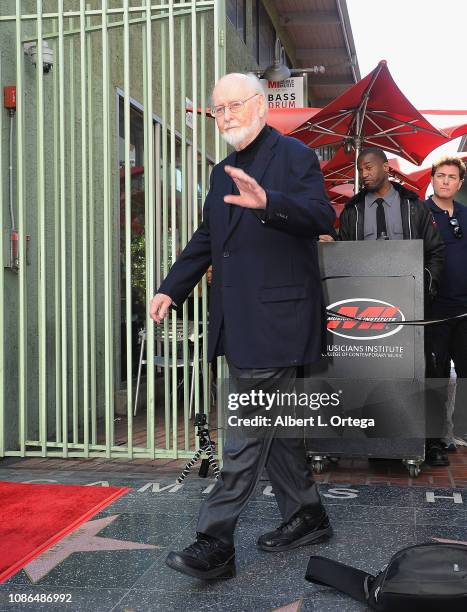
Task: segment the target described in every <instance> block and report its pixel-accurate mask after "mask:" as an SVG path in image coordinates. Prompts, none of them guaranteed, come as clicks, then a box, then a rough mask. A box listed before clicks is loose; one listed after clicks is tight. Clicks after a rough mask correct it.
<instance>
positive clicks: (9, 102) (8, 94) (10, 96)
mask: <svg viewBox="0 0 467 612" xmlns="http://www.w3.org/2000/svg"><path fill="white" fill-rule="evenodd" d="M3 93H4V104H5V108H7V109H8V110H16V86H15V85H7V86H6V87H5V88H4V90H3Z"/></svg>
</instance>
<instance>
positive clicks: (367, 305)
mask: <svg viewBox="0 0 467 612" xmlns="http://www.w3.org/2000/svg"><path fill="white" fill-rule="evenodd" d="M328 310H332V311H333V312H335V313H336V314H328V322H327V328H328V330H329V331H330V332H331V333H332V334H335V335H336V336H341V337H342V338H352V339H353V340H377V339H378V338H387V337H388V336H393V335H394V334H397V332H399V331H400V330H401V329H402V327H403V326H402V325H394V323H397V322H399V321H405V316H404V313H403V312H402V311H401V309H400V308H399V307H398V306H394V305H393V304H389V302H383V301H382V300H372V299H369V298H351V299H348V300H340V301H339V302H334V304H330V305H329V306H328ZM339 315H345V316H339ZM345 317H353V319H346V318H345ZM354 319H365V321H356V320H354ZM388 324H391V325H388Z"/></svg>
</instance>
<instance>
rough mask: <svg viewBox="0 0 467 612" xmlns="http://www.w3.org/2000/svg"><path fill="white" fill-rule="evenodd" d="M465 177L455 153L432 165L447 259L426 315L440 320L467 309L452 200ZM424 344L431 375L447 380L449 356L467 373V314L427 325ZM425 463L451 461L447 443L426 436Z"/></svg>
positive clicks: (464, 226)
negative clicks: (427, 444)
mask: <svg viewBox="0 0 467 612" xmlns="http://www.w3.org/2000/svg"><path fill="white" fill-rule="evenodd" d="M464 176H465V164H464V162H463V161H462V160H461V159H459V158H458V157H443V158H441V159H440V160H438V161H437V162H435V163H434V164H433V166H432V169H431V185H432V187H433V195H432V196H430V197H429V198H428V199H427V200H426V205H427V206H428V208H429V209H430V211H431V213H432V215H433V218H434V219H435V222H436V225H437V226H438V228H439V230H440V232H441V236H442V238H443V241H444V244H445V252H444V254H445V263H444V270H443V274H442V276H441V279H440V285H439V288H438V293H437V295H436V298H435V299H434V301H433V303H432V304H431V308H430V312H429V315H430V318H435V319H444V318H449V317H453V316H457V315H459V314H462V313H465V312H467V273H466V263H465V262H466V261H467V208H466V207H465V206H463V205H462V204H460V203H459V202H456V201H455V200H454V197H455V195H456V194H457V192H458V191H459V189H460V188H461V187H462V183H463V180H464ZM425 343H426V353H427V374H428V376H429V377H431V378H441V379H448V378H449V375H450V370H451V360H452V361H453V362H454V367H455V370H456V374H457V376H458V377H459V378H465V377H467V318H463V319H457V320H453V321H449V322H445V323H438V324H436V325H432V326H430V327H429V328H428V329H427V333H426V337H425ZM444 389H445V390H446V388H444ZM442 398H443V399H445V398H447V394H446V393H443V394H442ZM438 409H439V406H438ZM443 425H445V424H443ZM447 443H448V446H447V448H448V449H449V450H455V444H454V442H453V440H447ZM426 461H427V463H430V464H431V465H449V460H448V458H447V454H446V444H444V443H442V442H441V439H439V438H434V439H432V440H430V445H429V448H428V451H427V457H426Z"/></svg>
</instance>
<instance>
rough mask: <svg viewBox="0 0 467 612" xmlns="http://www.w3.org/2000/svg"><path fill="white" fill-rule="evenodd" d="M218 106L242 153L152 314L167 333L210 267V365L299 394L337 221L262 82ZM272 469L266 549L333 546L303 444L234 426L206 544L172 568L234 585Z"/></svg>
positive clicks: (307, 152) (236, 83) (228, 87)
mask: <svg viewBox="0 0 467 612" xmlns="http://www.w3.org/2000/svg"><path fill="white" fill-rule="evenodd" d="M212 102H213V107H212V114H213V116H214V117H215V118H216V122H217V127H218V128H219V130H220V132H221V134H222V136H223V137H224V139H225V140H226V141H227V142H228V143H229V144H230V145H231V146H233V147H234V149H235V152H233V153H231V154H230V155H228V156H227V158H226V159H224V160H223V161H222V162H220V163H219V164H218V165H217V166H216V167H215V168H214V170H213V172H212V175H211V185H210V190H209V193H208V195H207V197H206V202H205V205H204V210H203V222H202V224H201V226H200V227H199V228H198V230H197V231H196V232H195V234H194V235H193V237H192V239H191V240H190V242H189V243H188V244H187V246H186V248H185V249H184V251H183V252H182V254H181V255H180V257H179V259H178V260H177V262H176V263H175V264H174V266H173V267H172V268H171V270H170V272H169V274H168V276H167V277H166V279H165V280H164V281H163V283H162V285H161V286H160V288H159V290H158V293H157V294H156V296H155V297H154V298H153V300H152V302H151V307H150V315H151V317H152V318H153V319H154V320H155V321H156V323H160V321H162V319H163V318H164V317H165V316H166V314H167V311H168V309H169V307H170V306H172V307H180V305H181V304H182V303H183V301H184V300H185V299H186V297H187V296H188V294H189V293H190V291H191V290H192V289H193V287H194V285H196V283H197V282H198V281H199V280H200V279H201V277H202V275H203V274H204V273H205V272H206V269H207V268H208V266H209V265H211V264H212V269H213V273H212V284H211V293H210V317H209V348H208V359H209V360H212V359H213V358H214V357H215V356H218V355H225V356H226V358H227V362H228V365H229V373H230V378H231V389H232V388H233V389H234V390H240V389H241V390H243V391H244V390H245V389H250V390H253V389H259V388H261V389H262V390H265V391H267V390H269V391H273V390H280V391H281V392H284V391H286V392H287V391H289V392H290V391H292V390H293V388H294V383H295V377H296V373H297V367H298V366H300V365H303V364H308V363H311V362H313V361H317V360H318V359H319V357H320V353H321V341H322V330H323V325H324V322H323V320H322V313H323V301H322V295H321V282H320V274H319V268H318V259H317V236H318V235H319V234H324V233H329V231H330V230H331V228H332V225H333V222H334V211H333V209H332V207H331V205H330V204H329V202H328V200H327V198H326V195H325V191H324V181H323V177H322V174H321V171H320V167H319V163H318V159H317V157H316V154H315V153H314V152H313V151H312V150H311V149H309V148H308V147H306V146H305V145H303V144H302V143H301V142H299V141H298V140H295V139H292V138H286V137H283V136H281V135H280V134H279V133H278V132H276V131H275V130H273V129H271V128H269V127H268V126H267V125H266V114H267V104H266V100H265V95H264V92H263V90H262V87H261V83H260V82H259V81H258V79H256V77H254V76H252V75H243V74H228V75H226V76H224V77H223V78H221V79H220V80H219V81H218V82H217V83H216V85H215V87H214V90H213V94H212ZM247 410H248V408H247ZM265 429H266V428H265ZM265 466H266V468H267V470H268V475H269V478H270V480H271V483H272V486H273V489H274V493H275V496H276V500H277V503H278V505H279V509H280V511H281V514H282V517H283V523H282V525H281V526H280V527H279V528H278V529H276V530H275V531H273V532H270V533H267V534H265V535H263V536H261V537H260V538H259V540H258V546H259V547H260V548H261V549H263V550H267V551H284V550H289V549H291V548H295V547H296V546H300V545H302V544H309V543H313V542H316V541H320V540H322V539H325V538H328V537H329V536H330V535H331V527H330V525H329V520H328V518H327V516H326V513H325V510H324V508H323V506H322V504H321V500H320V497H319V492H318V488H317V485H316V483H315V482H314V481H313V477H312V474H311V472H310V470H309V468H308V466H307V464H306V453H305V447H304V441H303V438H302V439H295V438H294V439H291V438H285V437H281V435H280V434H279V433H278V432H277V430H276V431H275V430H274V428H271V427H269V428H268V429H267V431H262V432H261V434H259V435H258V436H257V437H250V436H249V435H246V434H245V431H243V430H241V429H239V428H235V427H231V428H229V429H228V431H227V436H226V441H225V445H224V457H223V468H222V473H221V477H220V479H219V480H218V481H217V483H216V485H215V487H214V489H213V490H212V492H211V494H210V495H209V497H208V498H207V499H206V500H205V502H204V503H203V505H202V507H201V510H200V515H199V520H198V526H197V540H196V542H195V543H194V544H192V545H191V546H188V547H187V548H186V549H184V550H183V551H180V552H171V553H170V554H169V556H168V557H167V560H166V562H167V564H168V565H169V566H170V567H172V568H173V569H176V570H178V571H181V572H183V573H185V574H188V575H191V576H195V577H199V578H217V577H220V576H224V577H225V576H232V575H235V549H234V541H233V534H234V529H235V525H236V522H237V519H238V517H239V515H240V512H241V511H242V509H243V508H244V506H245V505H246V503H247V501H248V499H249V498H250V496H251V495H252V494H253V492H254V490H255V485H256V484H257V482H258V481H259V478H260V476H261V474H262V471H263V469H264V467H265Z"/></svg>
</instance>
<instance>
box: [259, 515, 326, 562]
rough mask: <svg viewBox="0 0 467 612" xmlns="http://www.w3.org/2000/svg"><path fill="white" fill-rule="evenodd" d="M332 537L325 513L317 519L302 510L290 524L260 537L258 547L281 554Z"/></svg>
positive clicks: (283, 524)
mask: <svg viewBox="0 0 467 612" xmlns="http://www.w3.org/2000/svg"><path fill="white" fill-rule="evenodd" d="M331 536H332V527H331V525H330V524H329V519H328V517H327V515H326V514H325V513H323V514H321V516H320V517H319V518H318V519H317V518H316V514H315V515H313V514H311V513H309V512H307V511H306V510H302V511H301V512H298V513H297V514H296V515H295V516H293V517H292V518H291V519H290V521H289V522H288V523H282V525H281V526H280V527H278V528H277V529H275V530H274V531H270V532H269V533H265V534H264V535H262V536H260V538H259V539H258V542H257V545H258V546H259V548H261V550H267V551H270V552H276V551H277V552H280V551H284V550H291V549H292V548H297V547H298V546H304V545H305V544H317V543H318V542H324V541H326V540H328V539H329V538H330V537H331Z"/></svg>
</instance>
